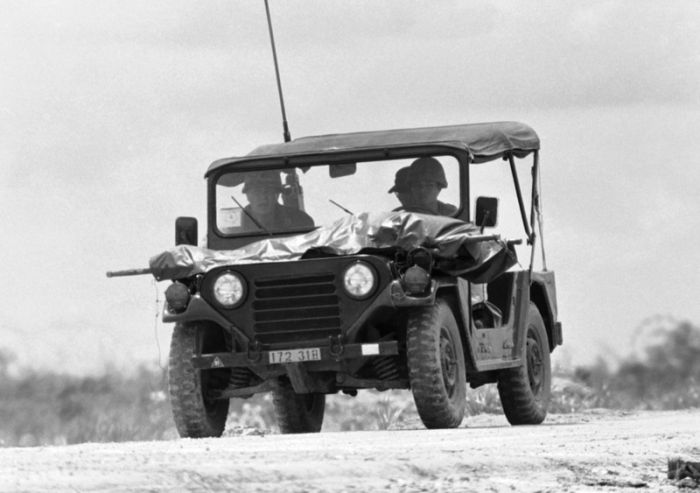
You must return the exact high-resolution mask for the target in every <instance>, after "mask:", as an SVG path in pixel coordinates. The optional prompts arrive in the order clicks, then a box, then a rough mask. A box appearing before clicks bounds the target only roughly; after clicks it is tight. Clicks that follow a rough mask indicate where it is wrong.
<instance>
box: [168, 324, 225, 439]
mask: <svg viewBox="0 0 700 493" xmlns="http://www.w3.org/2000/svg"><path fill="white" fill-rule="evenodd" d="M222 343H223V337H222V334H221V331H220V330H217V329H215V328H208V327H206V326H205V325H201V324H176V325H175V329H174V330H173V337H172V340H171V342H170V361H169V365H168V389H169V391H170V406H171V410H172V413H173V419H174V421H175V427H176V428H177V432H178V433H179V435H180V436H181V437H183V438H203V437H220V436H221V435H222V433H223V432H224V428H225V426H226V418H227V416H228V408H229V400H228V399H218V400H214V399H211V398H208V397H207V393H208V392H209V391H210V390H214V389H219V388H225V387H226V386H227V385H228V379H229V370H227V369H214V370H200V369H197V368H195V367H194V366H193V364H192V358H193V357H194V356H195V355H196V354H197V353H199V352H202V351H203V352H207V351H216V350H217V346H218V350H219V351H221V350H222V349H221V346H220V344H222Z"/></svg>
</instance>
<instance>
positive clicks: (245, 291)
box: [211, 270, 248, 310]
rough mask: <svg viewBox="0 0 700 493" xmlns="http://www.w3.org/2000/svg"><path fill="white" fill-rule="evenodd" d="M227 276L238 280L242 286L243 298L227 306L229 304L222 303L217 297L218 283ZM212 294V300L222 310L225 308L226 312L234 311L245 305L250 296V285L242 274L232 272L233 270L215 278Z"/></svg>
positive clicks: (212, 284)
mask: <svg viewBox="0 0 700 493" xmlns="http://www.w3.org/2000/svg"><path fill="white" fill-rule="evenodd" d="M226 275H230V276H232V277H234V278H236V279H238V282H239V283H240V285H241V296H240V297H239V298H238V300H236V302H234V303H233V304H231V305H227V304H225V303H223V302H221V301H220V300H219V298H218V297H217V295H216V286H217V283H218V282H219V280H220V279H221V278H223V277H224V276H226ZM211 294H212V299H213V300H214V302H215V303H216V304H217V305H219V306H220V307H221V308H223V309H225V310H233V309H235V308H238V307H239V306H241V305H242V304H243V302H244V301H245V299H246V297H247V296H248V283H247V282H246V280H245V277H243V275H241V274H240V273H238V272H236V271H232V270H225V271H223V272H220V273H219V274H218V275H217V276H216V277H215V278H214V280H213V282H212V283H211Z"/></svg>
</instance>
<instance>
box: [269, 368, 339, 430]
mask: <svg viewBox="0 0 700 493" xmlns="http://www.w3.org/2000/svg"><path fill="white" fill-rule="evenodd" d="M272 406H273V408H274V411H275V418H276V419H277V425H278V426H279V428H280V433H285V434H286V433H318V432H319V431H321V426H322V425H323V415H324V413H325V410H326V395H325V394H316V393H314V394H297V393H296V392H294V388H293V387H292V384H291V383H290V382H289V380H287V379H286V378H280V380H279V382H278V385H277V388H275V390H273V391H272Z"/></svg>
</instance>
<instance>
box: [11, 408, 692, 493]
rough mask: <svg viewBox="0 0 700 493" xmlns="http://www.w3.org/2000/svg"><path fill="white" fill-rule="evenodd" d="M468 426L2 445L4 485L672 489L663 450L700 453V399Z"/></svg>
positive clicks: (483, 420)
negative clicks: (656, 407) (536, 422)
mask: <svg viewBox="0 0 700 493" xmlns="http://www.w3.org/2000/svg"><path fill="white" fill-rule="evenodd" d="M465 425H466V427H463V428H459V429H457V430H438V431H429V430H424V429H416V430H401V431H378V432H344V433H321V434H316V435H296V436H295V435H260V434H250V435H243V436H237V437H229V438H220V439H207V440H174V441H164V442H131V443H109V444H83V445H73V446H63V447H32V448H5V449H0V491H3V492H10V491H11V492H21V491H51V492H58V491H80V492H84V491H124V492H126V491H128V492H131V491H150V492H166V491H167V492H171V491H244V492H247V491H255V492H273V491H274V492H277V491H284V492H326V491H329V492H341V491H348V492H352V491H356V492H366V491H401V492H403V491H407V492H408V491H427V492H433V491H435V492H443V491H444V492H448V491H449V492H462V491H464V492H471V491H473V492H489V491H491V492H505V491H508V492H510V491H516V492H546V491H551V492H579V491H596V492H597V491H615V492H622V491H649V492H676V491H679V487H678V485H677V484H676V483H674V482H673V481H670V480H668V479H667V478H666V468H667V466H666V461H667V458H669V457H674V456H680V457H681V458H683V459H686V460H700V410H695V411H681V412H657V413H652V412H649V413H632V414H626V413H611V412H607V411H606V412H602V411H599V412H596V411H592V412H589V413H584V414H575V415H554V416H550V417H548V419H547V421H546V422H545V424H543V425H540V426H523V427H511V426H508V425H507V423H506V422H505V420H504V418H503V417H501V416H477V417H473V418H469V419H467V420H466V421H465ZM465 425H463V426H465ZM685 491H688V490H685Z"/></svg>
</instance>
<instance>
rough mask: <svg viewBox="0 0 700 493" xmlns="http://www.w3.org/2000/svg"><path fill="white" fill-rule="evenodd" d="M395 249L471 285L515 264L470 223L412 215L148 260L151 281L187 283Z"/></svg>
mask: <svg viewBox="0 0 700 493" xmlns="http://www.w3.org/2000/svg"><path fill="white" fill-rule="evenodd" d="M389 247H395V248H400V249H404V250H406V251H409V250H411V249H413V248H416V247H425V248H429V249H431V250H432V251H433V253H434V256H435V258H436V268H437V269H438V270H439V271H442V272H444V273H447V274H451V275H459V276H462V277H464V278H466V279H467V280H469V281H471V282H478V283H481V282H488V281H489V280H491V279H494V278H495V277H497V276H498V275H500V274H501V273H503V272H505V271H506V270H507V269H509V268H510V267H511V266H513V265H514V264H515V262H516V257H515V252H514V251H513V250H511V249H510V248H508V247H507V245H506V243H505V242H504V241H503V240H500V239H485V237H483V236H482V235H481V234H480V231H479V229H478V228H477V227H476V226H474V225H473V224H471V223H465V222H463V221H460V220H458V219H454V218H449V217H443V216H432V215H427V214H417V213H410V212H383V213H378V214H370V213H363V214H360V215H356V216H347V217H345V218H342V219H340V220H338V221H336V222H334V223H333V224H331V225H330V226H322V227H319V228H317V229H315V230H313V231H311V232H309V233H306V234H302V235H294V236H287V237H274V238H266V239H263V240H260V241H256V242H254V243H251V244H249V245H246V246H245V247H242V248H238V249H236V250H209V249H206V248H200V247H195V246H191V245H179V246H177V247H174V248H171V249H169V250H166V251H164V252H162V253H160V254H158V255H156V256H154V257H152V258H151V259H150V262H149V264H150V269H151V272H152V274H153V276H154V277H155V278H156V279H157V280H159V281H161V280H165V279H183V278H187V277H191V276H194V275H196V274H203V273H206V272H208V271H209V270H211V269H214V268H216V267H223V266H229V265H236V264H249V263H256V262H282V261H293V260H299V259H301V258H302V256H304V254H305V253H306V252H309V251H311V250H315V249H322V250H323V251H324V253H325V254H335V255H351V254H356V253H360V252H361V251H362V250H366V249H377V248H380V249H381V248H389Z"/></svg>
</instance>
